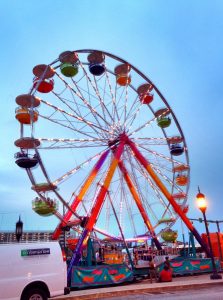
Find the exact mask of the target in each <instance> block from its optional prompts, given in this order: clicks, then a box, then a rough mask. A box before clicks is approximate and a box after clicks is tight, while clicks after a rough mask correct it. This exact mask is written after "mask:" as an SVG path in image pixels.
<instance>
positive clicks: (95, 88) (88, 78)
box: [77, 62, 110, 126]
mask: <svg viewBox="0 0 223 300" xmlns="http://www.w3.org/2000/svg"><path fill="white" fill-rule="evenodd" d="M80 66H81V67H82V70H83V72H84V74H85V76H86V78H87V80H88V82H89V83H90V84H91V87H92V88H93V90H94V92H95V95H96V96H97V98H98V100H99V103H100V105H101V108H102V109H103V108H105V105H104V102H103V100H102V98H101V96H100V93H99V90H98V87H97V82H96V80H95V81H94V82H95V84H93V82H92V80H91V78H90V77H89V76H88V73H87V72H86V70H85V68H84V66H83V64H82V63H81V62H80ZM77 88H78V87H77ZM92 111H93V113H96V114H97V115H98V116H99V117H100V118H101V119H102V120H103V121H104V123H105V124H107V126H109V122H107V120H106V119H105V118H103V117H102V116H101V115H100V114H98V113H97V112H96V111H95V112H94V110H92ZM109 115H110V114H109Z"/></svg>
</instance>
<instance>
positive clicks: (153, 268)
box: [149, 256, 158, 283]
mask: <svg viewBox="0 0 223 300" xmlns="http://www.w3.org/2000/svg"><path fill="white" fill-rule="evenodd" d="M149 276H150V282H151V283H152V282H153V278H155V281H156V282H158V275H157V271H156V266H155V263H154V260H153V258H152V256H149Z"/></svg>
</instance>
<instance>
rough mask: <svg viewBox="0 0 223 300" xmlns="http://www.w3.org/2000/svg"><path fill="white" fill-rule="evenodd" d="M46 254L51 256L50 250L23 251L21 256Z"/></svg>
mask: <svg viewBox="0 0 223 300" xmlns="http://www.w3.org/2000/svg"><path fill="white" fill-rule="evenodd" d="M46 254H50V248H40V249H25V250H21V256H33V255H46Z"/></svg>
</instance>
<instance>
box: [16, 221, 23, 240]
mask: <svg viewBox="0 0 223 300" xmlns="http://www.w3.org/2000/svg"><path fill="white" fill-rule="evenodd" d="M22 232H23V222H22V221H21V220H20V216H19V220H18V221H17V222H16V227H15V235H16V239H17V241H18V242H19V241H20V238H21V236H22Z"/></svg>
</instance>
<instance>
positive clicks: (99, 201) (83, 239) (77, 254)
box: [67, 134, 126, 280]
mask: <svg viewBox="0 0 223 300" xmlns="http://www.w3.org/2000/svg"><path fill="white" fill-rule="evenodd" d="M125 141H126V135H125V134H123V135H121V136H120V144H119V145H118V147H117V148H116V150H115V152H114V157H113V159H112V161H111V163H110V166H109V168H108V171H107V174H106V177H105V180H104V184H103V185H102V186H101V187H100V190H99V193H98V196H97V198H96V201H95V204H94V206H93V208H92V210H91V214H90V215H91V217H90V218H89V219H88V220H87V223H86V225H85V228H84V230H83V231H82V234H81V236H80V238H79V241H78V243H77V246H76V248H75V250H74V253H73V255H72V258H71V261H70V264H69V267H68V270H67V274H68V280H70V277H71V270H72V267H73V266H74V265H77V264H78V262H79V260H80V258H81V251H82V247H83V246H85V245H86V244H87V241H88V239H89V236H90V233H91V231H92V229H93V226H94V224H95V223H96V221H97V218H98V215H99V212H100V209H101V207H102V205H103V203H104V199H105V196H106V194H107V192H108V188H109V185H110V183H111V180H112V177H113V175H114V172H115V169H116V168H117V166H118V162H119V160H120V157H121V155H122V153H123V150H124V146H125Z"/></svg>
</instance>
